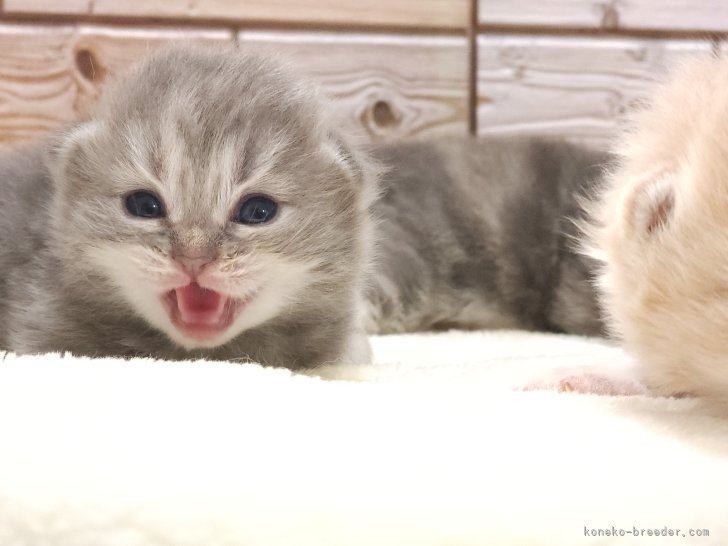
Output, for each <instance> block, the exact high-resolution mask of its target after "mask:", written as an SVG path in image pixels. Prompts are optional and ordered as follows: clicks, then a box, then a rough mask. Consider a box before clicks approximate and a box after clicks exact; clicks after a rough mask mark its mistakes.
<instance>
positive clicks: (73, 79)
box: [0, 25, 232, 143]
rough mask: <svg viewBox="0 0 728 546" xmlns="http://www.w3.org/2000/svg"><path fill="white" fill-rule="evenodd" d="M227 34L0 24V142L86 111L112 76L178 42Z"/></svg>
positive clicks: (226, 34)
mask: <svg viewBox="0 0 728 546" xmlns="http://www.w3.org/2000/svg"><path fill="white" fill-rule="evenodd" d="M183 38H184V39H189V40H202V41H221V40H222V41H225V40H230V41H231V40H232V34H231V33H230V32H228V31H225V30H201V29H198V30H188V31H185V32H184V33H182V32H178V31H174V30H168V29H144V30H138V29H123V28H106V27H97V26H82V27H73V26H48V27H43V26H35V25H0V143H10V142H17V141H24V140H31V139H34V138H37V137H39V136H40V135H42V134H44V133H47V132H48V131H51V130H53V129H55V128H57V127H59V126H61V125H63V124H64V123H67V122H68V121H69V120H72V119H74V118H76V117H77V116H79V115H80V114H82V113H83V112H85V111H86V110H87V108H88V106H89V105H90V104H91V103H93V101H94V100H95V98H96V97H97V96H98V94H99V91H100V89H101V88H102V87H103V84H104V83H105V82H106V81H107V80H108V78H109V76H110V75H112V74H113V73H116V72H118V71H119V70H121V69H123V68H125V67H127V66H128V65H130V64H131V63H133V62H134V61H137V60H138V59H139V58H141V57H143V55H144V54H145V53H146V52H148V51H150V50H152V49H154V48H155V47H158V46H160V45H162V44H166V43H169V42H171V41H174V40H179V39H183Z"/></svg>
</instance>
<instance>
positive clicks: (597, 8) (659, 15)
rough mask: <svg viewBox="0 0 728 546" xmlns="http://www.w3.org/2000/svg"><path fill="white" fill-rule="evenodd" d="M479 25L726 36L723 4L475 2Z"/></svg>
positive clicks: (691, 0)
mask: <svg viewBox="0 0 728 546" xmlns="http://www.w3.org/2000/svg"><path fill="white" fill-rule="evenodd" d="M478 1H479V19H480V23H481V24H483V25H518V26H544V27H587V28H604V29H616V28H621V29H650V30H657V29H669V30H683V31H711V30H712V31H728V2H726V1H725V0H478Z"/></svg>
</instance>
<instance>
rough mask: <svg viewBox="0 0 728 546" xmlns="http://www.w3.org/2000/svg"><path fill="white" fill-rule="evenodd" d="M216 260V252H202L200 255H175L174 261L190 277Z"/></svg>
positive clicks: (194, 276)
mask: <svg viewBox="0 0 728 546" xmlns="http://www.w3.org/2000/svg"><path fill="white" fill-rule="evenodd" d="M215 260H217V255H216V254H202V255H192V256H190V255H176V256H174V261H175V262H177V264H178V265H179V266H180V267H181V268H182V269H183V270H184V271H185V272H186V273H187V274H189V275H190V276H191V277H192V278H197V276H198V275H199V274H200V273H202V271H203V270H204V269H205V267H207V266H208V265H210V264H211V263H212V262H214V261H215Z"/></svg>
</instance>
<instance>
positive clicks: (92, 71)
mask: <svg viewBox="0 0 728 546" xmlns="http://www.w3.org/2000/svg"><path fill="white" fill-rule="evenodd" d="M76 68H77V69H78V72H79V73H80V74H81V76H83V78H84V79H86V80H88V81H90V82H94V83H95V82H100V81H102V80H103V79H104V77H105V76H106V70H104V67H103V66H101V63H99V61H98V60H97V59H96V57H95V56H94V54H93V53H92V52H91V51H90V50H88V49H85V48H84V49H79V50H78V51H77V52H76Z"/></svg>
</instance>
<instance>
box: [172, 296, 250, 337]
mask: <svg viewBox="0 0 728 546" xmlns="http://www.w3.org/2000/svg"><path fill="white" fill-rule="evenodd" d="M163 299H164V301H165V304H166V307H167V312H168V313H169V317H170V319H171V320H172V324H174V325H175V326H176V327H177V328H178V329H179V330H180V331H182V332H183V333H184V334H185V335H188V336H190V337H193V338H195V339H200V340H208V339H211V338H214V337H215V336H217V335H218V334H221V333H222V332H224V331H225V330H227V329H228V328H229V327H230V325H231V324H232V323H233V321H234V320H235V317H237V316H238V314H239V313H240V310H241V309H242V307H243V306H244V304H245V302H244V301H241V300H236V299H233V298H230V297H228V296H226V295H224V294H221V293H220V292H216V291H214V290H208V289H207V288H202V287H201V286H200V285H199V284H197V283H196V282H193V283H190V284H188V285H187V286H183V287H181V288H176V289H174V290H170V291H169V292H167V293H166V294H165V295H164V298H163Z"/></svg>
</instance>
